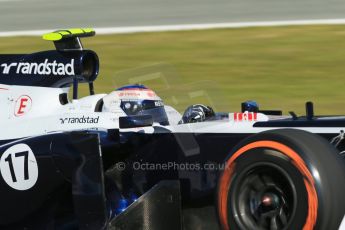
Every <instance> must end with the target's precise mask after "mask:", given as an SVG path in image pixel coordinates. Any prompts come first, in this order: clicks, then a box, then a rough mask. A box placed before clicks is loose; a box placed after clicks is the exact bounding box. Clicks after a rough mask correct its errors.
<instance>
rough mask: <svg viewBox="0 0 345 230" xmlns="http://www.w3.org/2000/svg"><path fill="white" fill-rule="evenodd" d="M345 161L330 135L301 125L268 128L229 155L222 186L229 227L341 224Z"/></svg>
mask: <svg viewBox="0 0 345 230" xmlns="http://www.w3.org/2000/svg"><path fill="white" fill-rule="evenodd" d="M344 193H345V164H344V160H343V158H342V157H340V155H339V152H338V151H337V150H336V149H335V148H334V147H333V146H331V145H330V144H329V143H328V142H327V141H326V140H325V139H323V138H322V137H320V136H317V135H315V134H312V133H308V132H305V131H302V130H295V129H281V130H273V131H268V132H262V133H259V134H256V135H253V136H251V137H249V138H248V139H246V140H244V141H243V142H242V143H240V144H239V145H238V146H237V147H236V148H235V149H234V150H233V151H232V152H231V154H230V156H229V158H228V159H227V160H226V169H225V170H224V171H223V173H222V175H221V177H220V179H219V186H218V212H219V218H220V223H221V226H222V228H223V229H231V230H233V229H243V230H248V229H255V230H260V229H271V230H280V229H303V230H311V229H320V230H321V229H338V228H339V226H340V223H341V221H342V219H343V216H344V214H345V199H344V195H343V194H344Z"/></svg>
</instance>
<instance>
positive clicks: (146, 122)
mask: <svg viewBox="0 0 345 230" xmlns="http://www.w3.org/2000/svg"><path fill="white" fill-rule="evenodd" d="M152 124H153V119H152V116H151V115H139V116H127V117H120V118H119V126H120V129H128V128H137V127H146V126H152Z"/></svg>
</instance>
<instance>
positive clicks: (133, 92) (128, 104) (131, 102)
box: [115, 85, 169, 125]
mask: <svg viewBox="0 0 345 230" xmlns="http://www.w3.org/2000/svg"><path fill="white" fill-rule="evenodd" d="M115 92H117V95H118V97H119V99H120V100H121V103H120V107H121V109H122V110H123V111H124V112H125V113H126V114H127V115H128V116H133V115H151V116H152V119H153V121H154V122H157V123H159V124H161V125H169V120H168V117H167V114H166V112H165V109H164V103H163V101H162V99H161V98H160V97H158V96H157V94H156V93H155V92H154V91H152V90H151V89H149V88H147V87H145V86H144V85H127V86H123V87H121V88H118V89H116V91H115Z"/></svg>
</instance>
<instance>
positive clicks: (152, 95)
mask: <svg viewBox="0 0 345 230" xmlns="http://www.w3.org/2000/svg"><path fill="white" fill-rule="evenodd" d="M147 96H148V97H155V96H156V94H155V93H154V92H153V91H148V92H147Z"/></svg>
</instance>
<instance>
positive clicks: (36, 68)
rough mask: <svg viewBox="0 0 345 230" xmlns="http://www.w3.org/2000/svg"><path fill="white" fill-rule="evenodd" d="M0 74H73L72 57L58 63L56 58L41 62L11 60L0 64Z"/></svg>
mask: <svg viewBox="0 0 345 230" xmlns="http://www.w3.org/2000/svg"><path fill="white" fill-rule="evenodd" d="M1 67H2V74H11V73H16V74H38V75H51V74H52V75H60V76H62V75H70V76H71V75H74V59H72V60H71V63H67V64H64V63H58V62H56V60H54V61H53V62H48V59H45V61H44V62H42V63H30V62H12V63H9V64H7V63H3V64H1Z"/></svg>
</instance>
